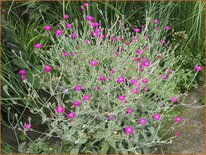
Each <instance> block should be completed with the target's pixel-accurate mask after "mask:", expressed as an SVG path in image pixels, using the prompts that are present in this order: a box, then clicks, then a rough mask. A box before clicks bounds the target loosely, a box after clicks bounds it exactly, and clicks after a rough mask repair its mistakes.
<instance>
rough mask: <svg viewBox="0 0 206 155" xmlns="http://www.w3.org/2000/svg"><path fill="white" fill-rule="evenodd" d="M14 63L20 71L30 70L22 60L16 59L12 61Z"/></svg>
mask: <svg viewBox="0 0 206 155" xmlns="http://www.w3.org/2000/svg"><path fill="white" fill-rule="evenodd" d="M12 62H13V63H14V64H15V65H16V66H18V67H19V68H20V69H24V68H26V69H29V66H28V65H27V64H26V63H25V62H24V61H23V60H22V59H20V58H15V59H13V60H12Z"/></svg>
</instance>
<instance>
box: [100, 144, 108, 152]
mask: <svg viewBox="0 0 206 155" xmlns="http://www.w3.org/2000/svg"><path fill="white" fill-rule="evenodd" d="M108 150H109V143H108V142H104V143H103V145H102V147H101V150H100V154H107V151H108Z"/></svg>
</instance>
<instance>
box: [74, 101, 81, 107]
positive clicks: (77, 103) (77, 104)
mask: <svg viewBox="0 0 206 155" xmlns="http://www.w3.org/2000/svg"><path fill="white" fill-rule="evenodd" d="M80 104H81V103H80V102H79V101H77V100H75V101H74V102H73V106H74V107H79V106H80Z"/></svg>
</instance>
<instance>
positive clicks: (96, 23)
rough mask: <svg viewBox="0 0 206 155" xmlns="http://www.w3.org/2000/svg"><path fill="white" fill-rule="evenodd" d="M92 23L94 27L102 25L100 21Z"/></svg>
mask: <svg viewBox="0 0 206 155" xmlns="http://www.w3.org/2000/svg"><path fill="white" fill-rule="evenodd" d="M91 25H92V26H93V27H98V26H100V24H99V23H98V22H92V23H91Z"/></svg>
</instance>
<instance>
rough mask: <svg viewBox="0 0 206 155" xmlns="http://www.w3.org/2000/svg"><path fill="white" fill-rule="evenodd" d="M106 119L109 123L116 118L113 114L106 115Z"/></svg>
mask: <svg viewBox="0 0 206 155" xmlns="http://www.w3.org/2000/svg"><path fill="white" fill-rule="evenodd" d="M107 118H108V120H109V121H112V120H115V118H116V117H115V115H113V114H109V115H107Z"/></svg>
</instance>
